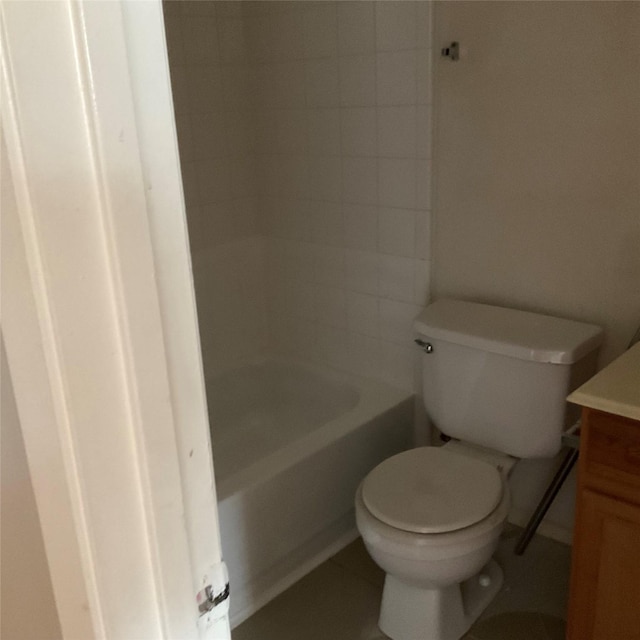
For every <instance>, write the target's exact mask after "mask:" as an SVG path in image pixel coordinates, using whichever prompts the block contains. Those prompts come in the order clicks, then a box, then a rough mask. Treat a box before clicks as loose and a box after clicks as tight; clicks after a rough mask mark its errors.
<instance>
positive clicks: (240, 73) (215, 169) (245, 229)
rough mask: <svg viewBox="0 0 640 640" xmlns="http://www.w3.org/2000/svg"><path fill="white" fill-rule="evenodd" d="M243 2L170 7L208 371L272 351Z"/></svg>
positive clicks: (172, 3)
mask: <svg viewBox="0 0 640 640" xmlns="http://www.w3.org/2000/svg"><path fill="white" fill-rule="evenodd" d="M241 5H242V3H240V2H208V1H204V0H192V1H180V2H179V1H176V0H169V1H167V2H165V3H164V5H163V6H164V15H165V30H166V35H167V46H168V51H169V66H170V71H171V82H172V88H173V99H174V109H175V113H176V125H177V130H178V145H179V150H180V162H181V166H182V180H183V186H184V194H185V201H186V208H187V221H188V226H189V238H190V242H191V257H192V262H193V271H194V281H195V288H196V299H197V306H198V319H199V324H200V338H201V343H202V353H203V358H204V366H205V373H206V374H207V375H212V374H214V373H215V372H216V371H218V370H221V369H224V368H226V367H228V366H232V365H233V364H235V363H236V362H238V361H242V360H246V359H249V358H252V357H254V356H256V355H260V354H262V353H264V352H266V350H267V347H268V328H267V327H268V325H267V306H266V301H267V297H266V290H267V289H266V285H267V281H266V278H265V269H264V263H265V257H264V239H263V237H262V231H261V227H260V225H259V219H258V214H259V212H258V204H259V201H258V198H257V195H258V188H257V184H258V183H257V174H256V157H255V135H254V130H255V127H254V121H255V117H254V109H253V106H254V105H253V104H252V101H251V100H250V99H249V98H250V95H251V89H252V87H251V85H250V81H249V77H248V74H247V65H246V60H247V59H248V57H247V50H246V41H245V38H244V23H243V20H242V11H241Z"/></svg>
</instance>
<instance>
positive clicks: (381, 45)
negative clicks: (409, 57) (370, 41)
mask: <svg viewBox="0 0 640 640" xmlns="http://www.w3.org/2000/svg"><path fill="white" fill-rule="evenodd" d="M418 4H419V3H418V2H412V1H407V0H397V1H396V2H377V3H376V49H377V50H378V51H399V50H402V49H413V48H415V46H416V32H417V11H416V6H417V5H418Z"/></svg>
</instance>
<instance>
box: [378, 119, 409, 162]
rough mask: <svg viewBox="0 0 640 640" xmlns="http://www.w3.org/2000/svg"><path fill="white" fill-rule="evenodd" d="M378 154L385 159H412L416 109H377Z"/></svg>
mask: <svg viewBox="0 0 640 640" xmlns="http://www.w3.org/2000/svg"><path fill="white" fill-rule="evenodd" d="M378 128H379V130H378V153H379V155H380V156H381V157H386V158H413V157H415V155H416V145H417V136H416V132H417V114H416V107H414V106H408V107H380V108H378Z"/></svg>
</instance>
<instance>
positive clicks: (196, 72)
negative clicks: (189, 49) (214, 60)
mask: <svg viewBox="0 0 640 640" xmlns="http://www.w3.org/2000/svg"><path fill="white" fill-rule="evenodd" d="M186 70H187V85H188V87H187V88H188V97H189V106H188V111H189V113H192V114H193V113H203V112H204V113H210V112H212V111H219V110H221V109H222V107H223V83H222V71H221V69H220V67H219V66H217V65H194V66H187V67H186Z"/></svg>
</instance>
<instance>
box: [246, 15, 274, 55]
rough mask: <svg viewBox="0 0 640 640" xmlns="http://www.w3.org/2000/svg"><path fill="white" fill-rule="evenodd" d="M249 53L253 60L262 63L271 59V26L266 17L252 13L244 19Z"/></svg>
mask: <svg viewBox="0 0 640 640" xmlns="http://www.w3.org/2000/svg"><path fill="white" fill-rule="evenodd" d="M246 31H247V41H248V42H249V43H250V44H249V53H250V54H251V56H252V57H253V59H254V60H258V61H264V60H267V59H269V58H270V57H272V52H271V46H272V38H271V25H270V18H269V16H268V15H265V14H261V13H259V12H252V15H250V16H248V17H247V19H246Z"/></svg>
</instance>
